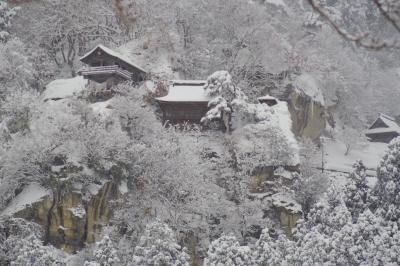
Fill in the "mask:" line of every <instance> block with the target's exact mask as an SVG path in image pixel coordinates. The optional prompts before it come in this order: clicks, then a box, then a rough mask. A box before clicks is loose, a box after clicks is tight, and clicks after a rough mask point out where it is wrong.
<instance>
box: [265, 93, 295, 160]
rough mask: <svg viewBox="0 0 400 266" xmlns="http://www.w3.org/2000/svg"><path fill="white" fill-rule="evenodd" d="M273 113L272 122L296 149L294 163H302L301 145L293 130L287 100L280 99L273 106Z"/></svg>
mask: <svg viewBox="0 0 400 266" xmlns="http://www.w3.org/2000/svg"><path fill="white" fill-rule="evenodd" d="M271 108H272V110H273V114H274V115H272V116H271V123H272V124H275V125H277V126H278V127H280V128H281V129H282V131H283V133H284V135H285V137H286V138H287V141H288V145H289V147H291V148H292V149H293V151H294V154H293V162H292V163H293V165H297V164H299V163H300V158H299V145H298V143H297V140H296V137H295V136H294V133H293V131H292V118H291V116H290V112H289V109H288V106H287V103H286V102H281V101H279V102H278V104H276V105H274V106H272V107H271Z"/></svg>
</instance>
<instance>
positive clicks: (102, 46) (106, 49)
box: [80, 44, 147, 73]
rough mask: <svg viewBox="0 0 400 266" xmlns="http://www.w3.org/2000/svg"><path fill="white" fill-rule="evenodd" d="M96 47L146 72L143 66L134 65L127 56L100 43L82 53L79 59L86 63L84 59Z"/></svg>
mask: <svg viewBox="0 0 400 266" xmlns="http://www.w3.org/2000/svg"><path fill="white" fill-rule="evenodd" d="M97 49H101V50H102V51H103V52H104V53H106V54H108V55H110V56H112V57H115V58H118V59H119V60H121V61H123V62H125V63H126V64H129V65H131V66H133V67H135V68H137V69H139V70H140V71H143V72H145V73H147V71H146V70H145V69H143V68H141V67H140V66H138V65H136V64H135V63H133V62H132V61H131V60H130V59H129V58H128V57H127V56H124V55H122V54H120V53H118V52H116V51H114V50H111V49H110V48H108V47H106V46H104V45H102V44H99V45H97V46H96V47H94V48H93V49H92V50H90V51H89V52H87V53H86V54H85V55H83V56H82V57H81V58H80V60H81V61H82V62H84V63H86V59H87V58H88V57H89V56H90V55H91V54H92V53H93V52H95V51H96V50H97Z"/></svg>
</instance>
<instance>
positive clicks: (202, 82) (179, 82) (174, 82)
mask: <svg viewBox="0 0 400 266" xmlns="http://www.w3.org/2000/svg"><path fill="white" fill-rule="evenodd" d="M170 82H171V84H172V85H182V84H185V85H189V84H190V85H197V86H201V85H205V84H206V83H207V80H189V79H186V80H185V79H175V80H171V81H170Z"/></svg>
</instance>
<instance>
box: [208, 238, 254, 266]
mask: <svg viewBox="0 0 400 266" xmlns="http://www.w3.org/2000/svg"><path fill="white" fill-rule="evenodd" d="M204 265H205V266H223V265H224V266H251V265H254V264H252V262H251V252H250V248H249V247H247V246H240V244H239V242H238V241H237V239H236V237H235V236H234V235H232V234H230V235H222V236H221V237H220V238H218V239H216V240H214V241H213V242H211V244H210V246H209V247H208V251H207V258H206V259H205V260H204Z"/></svg>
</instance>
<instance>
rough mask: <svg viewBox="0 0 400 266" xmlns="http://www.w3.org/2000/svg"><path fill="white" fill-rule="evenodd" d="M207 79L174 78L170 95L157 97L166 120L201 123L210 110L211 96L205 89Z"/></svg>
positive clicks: (170, 86) (170, 87)
mask: <svg viewBox="0 0 400 266" xmlns="http://www.w3.org/2000/svg"><path fill="white" fill-rule="evenodd" d="M205 84H206V81H205V80H173V81H171V83H170V85H169V92H168V95H166V96H164V97H159V98H156V101H157V103H158V104H159V106H160V108H161V111H162V113H163V121H164V122H167V121H169V122H172V123H179V122H185V121H188V122H194V123H199V122H200V120H201V118H202V117H203V116H204V115H205V114H206V113H207V111H208V102H209V101H210V100H211V98H210V97H209V96H208V95H207V94H206V92H205V90H204V89H203V87H204V85H205Z"/></svg>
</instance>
